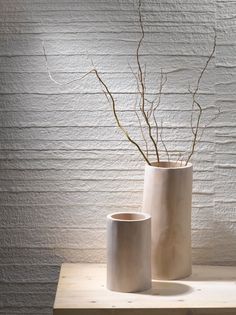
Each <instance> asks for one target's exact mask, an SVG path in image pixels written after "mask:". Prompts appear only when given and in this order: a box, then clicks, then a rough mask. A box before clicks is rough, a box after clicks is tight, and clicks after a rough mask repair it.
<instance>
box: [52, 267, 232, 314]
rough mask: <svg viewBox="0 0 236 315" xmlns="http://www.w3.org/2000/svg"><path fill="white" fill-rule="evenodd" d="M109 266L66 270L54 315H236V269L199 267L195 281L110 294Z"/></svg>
mask: <svg viewBox="0 0 236 315" xmlns="http://www.w3.org/2000/svg"><path fill="white" fill-rule="evenodd" d="M105 274H106V265H104V264H63V265H62V268H61V273H60V279H59V284H58V288H57V293H56V299H55V303H54V313H53V314H54V315H74V314H77V315H80V314H83V315H100V314H103V315H105V314H107V315H108V314H109V315H110V314H112V315H114V314H122V315H126V314H131V315H141V314H143V313H144V310H145V314H151V315H154V314H155V315H158V314H161V315H167V314H170V312H171V314H174V315H188V314H191V315H203V314H204V315H211V314H214V315H215V314H232V315H233V314H235V313H236V299H235V296H236V285H235V284H236V267H223V266H194V268H193V274H192V276H190V277H188V278H186V279H183V280H178V281H153V286H152V289H150V290H147V291H143V292H139V293H120V292H112V291H109V290H107V289H106V276H105Z"/></svg>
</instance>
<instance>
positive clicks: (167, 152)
mask: <svg viewBox="0 0 236 315" xmlns="http://www.w3.org/2000/svg"><path fill="white" fill-rule="evenodd" d="M162 133H163V122H162V120H161V132H160V139H161V143H162V145H163V147H164V149H165V152H166V155H167V159H168V163H170V155H169V151H168V150H167V147H166V144H165V142H164V141H163V138H162Z"/></svg>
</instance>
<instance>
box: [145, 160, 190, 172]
mask: <svg viewBox="0 0 236 315" xmlns="http://www.w3.org/2000/svg"><path fill="white" fill-rule="evenodd" d="M147 167H153V168H158V169H175V170H176V169H185V168H191V167H192V163H190V162H188V164H187V165H185V161H160V162H151V164H150V165H149V164H147Z"/></svg>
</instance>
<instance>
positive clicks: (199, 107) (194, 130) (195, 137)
mask: <svg viewBox="0 0 236 315" xmlns="http://www.w3.org/2000/svg"><path fill="white" fill-rule="evenodd" d="M215 48H216V34H215V37H214V44H213V49H212V52H211V54H210V56H209V57H208V59H207V61H206V63H205V65H204V67H203V69H202V71H201V73H200V75H199V77H198V80H197V84H196V88H195V90H194V92H191V91H190V93H191V94H192V113H191V129H192V133H193V140H192V146H191V151H190V153H189V156H188V158H187V160H186V163H185V165H187V164H188V162H189V160H190V159H191V157H192V155H193V153H194V152H195V147H196V144H197V142H198V131H199V126H200V121H201V116H202V107H201V105H200V104H199V102H197V100H196V95H197V93H198V90H199V87H200V83H201V79H202V77H203V75H204V73H205V71H206V69H207V67H208V64H209V62H210V61H211V59H212V57H213V55H214V53H215ZM195 105H196V106H197V108H198V117H197V123H196V127H195V128H194V127H193V112H194V107H195Z"/></svg>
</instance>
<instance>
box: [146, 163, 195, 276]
mask: <svg viewBox="0 0 236 315" xmlns="http://www.w3.org/2000/svg"><path fill="white" fill-rule="evenodd" d="M191 208H192V164H190V163H188V164H187V165H186V166H185V165H184V163H180V162H159V163H157V162H156V163H152V164H151V165H146V167H145V176H144V194H143V211H144V212H147V213H149V214H150V215H151V217H152V229H151V230H152V277H153V279H166V280H170V279H180V278H184V277H187V276H189V275H190V274H191V272H192V255H191Z"/></svg>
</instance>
